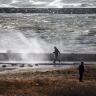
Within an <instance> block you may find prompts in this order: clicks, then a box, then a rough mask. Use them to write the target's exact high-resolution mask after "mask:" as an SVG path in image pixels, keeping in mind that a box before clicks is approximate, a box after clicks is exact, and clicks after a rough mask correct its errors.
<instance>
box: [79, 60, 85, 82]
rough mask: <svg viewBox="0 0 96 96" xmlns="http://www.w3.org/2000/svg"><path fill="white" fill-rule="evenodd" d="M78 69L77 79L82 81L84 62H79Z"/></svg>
mask: <svg viewBox="0 0 96 96" xmlns="http://www.w3.org/2000/svg"><path fill="white" fill-rule="evenodd" d="M78 70H79V75H80V77H79V81H80V82H82V77H83V73H84V63H83V62H81V64H80V65H79V67H78Z"/></svg>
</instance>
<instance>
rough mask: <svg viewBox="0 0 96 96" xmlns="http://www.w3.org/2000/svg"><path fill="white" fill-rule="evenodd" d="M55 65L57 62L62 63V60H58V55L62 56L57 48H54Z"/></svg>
mask: <svg viewBox="0 0 96 96" xmlns="http://www.w3.org/2000/svg"><path fill="white" fill-rule="evenodd" d="M53 53H54V62H53V63H54V64H55V62H56V60H57V61H59V63H60V60H59V59H58V54H60V51H59V50H58V49H57V47H56V46H54V52H53Z"/></svg>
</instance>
